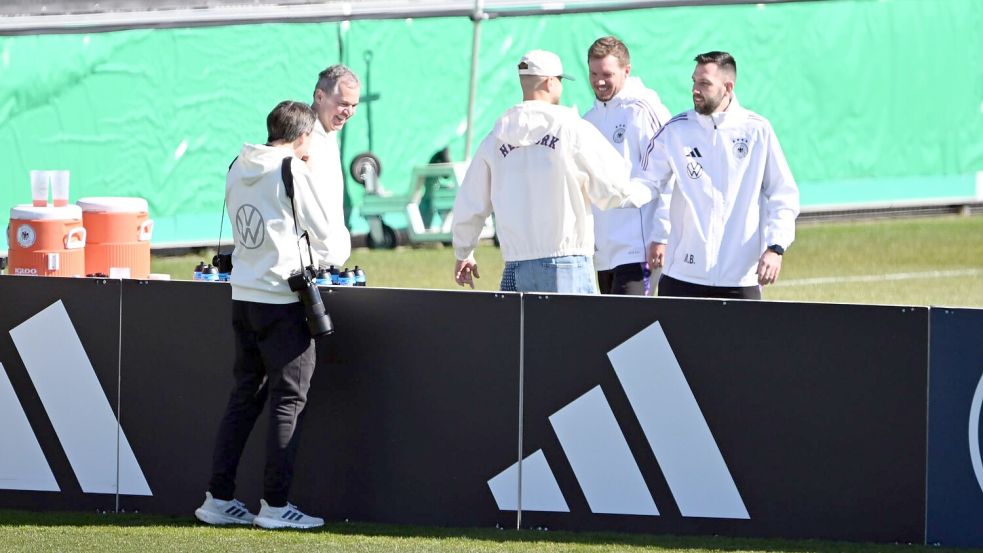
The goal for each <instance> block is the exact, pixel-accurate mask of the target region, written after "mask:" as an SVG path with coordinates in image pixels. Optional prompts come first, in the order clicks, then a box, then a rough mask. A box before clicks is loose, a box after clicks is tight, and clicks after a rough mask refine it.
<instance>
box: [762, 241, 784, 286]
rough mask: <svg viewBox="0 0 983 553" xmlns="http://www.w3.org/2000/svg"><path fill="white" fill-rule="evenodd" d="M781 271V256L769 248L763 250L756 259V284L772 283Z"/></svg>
mask: <svg viewBox="0 0 983 553" xmlns="http://www.w3.org/2000/svg"><path fill="white" fill-rule="evenodd" d="M781 271H782V256H780V255H778V254H777V253H775V252H773V251H771V250H765V253H763V254H761V259H759V260H758V284H761V285H762V286H763V285H765V284H772V283H774V282H775V281H776V280H778V273H780V272H781Z"/></svg>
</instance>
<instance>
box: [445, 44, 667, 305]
mask: <svg viewBox="0 0 983 553" xmlns="http://www.w3.org/2000/svg"><path fill="white" fill-rule="evenodd" d="M518 68H519V81H520V84H521V86H522V98H523V102H522V103H520V104H518V105H516V106H514V107H512V108H510V109H509V110H507V111H506V112H505V113H504V114H503V115H502V117H501V118H499V120H498V121H497V122H496V123H495V127H494V129H493V130H492V132H491V133H489V135H488V136H487V137H486V138H485V139H484V140H483V141H482V142H481V145H480V146H478V150H477V152H476V153H475V157H474V159H473V160H472V161H471V165H470V167H468V171H467V174H466V175H465V177H464V181H463V182H462V183H461V188H460V190H459V191H458V194H457V198H456V200H455V202H454V212H453V217H454V223H453V243H454V253H455V255H456V256H457V262H456V264H455V267H454V278H455V280H456V281H457V283H458V284H459V285H461V286H463V285H465V284H467V285H470V286H471V287H472V288H474V280H473V278H474V277H478V276H479V275H478V264H477V262H476V261H475V259H474V256H473V255H474V249H475V247H476V246H477V244H478V238H479V235H480V233H481V229H482V227H483V226H484V224H485V219H486V218H487V217H488V216H489V215H490V214H491V213H492V212H493V211H494V213H495V228H496V231H497V233H498V238H499V243H500V244H501V250H502V257H504V258H505V271H504V274H503V279H502V286H501V288H502V289H503V290H513V289H514V290H516V291H519V292H564V293H573V294H593V293H597V287H596V285H595V283H594V266H593V263H592V260H591V256H592V255H593V253H594V228H593V227H594V223H593V217H592V216H591V209H590V204H591V203H593V204H594V205H597V206H598V207H600V208H602V209H609V208H613V207H623V206H626V205H632V206H634V207H638V206H640V205H642V204H644V203H645V202H647V201H649V200H650V199H651V198H652V191H651V190H650V189H649V188H648V187H646V186H645V185H644V184H642V183H640V182H634V181H631V180H630V168H629V165H628V163H627V162H626V161H625V160H624V159H623V158H622V157H621V156H619V155H618V153H617V152H616V151H615V150H614V149H613V148H612V147H611V145H610V144H608V143H607V141H606V140H605V139H604V137H603V136H601V135H600V133H598V132H597V130H596V129H595V128H594V127H593V126H591V125H590V123H587V122H586V121H584V120H583V119H581V118H580V117H579V115H578V114H577V113H576V112H575V111H574V110H572V109H570V108H568V107H563V106H560V105H558V104H559V102H560V93H561V92H562V90H563V83H562V80H563V79H569V77H568V76H566V75H564V74H563V65H562V64H561V63H560V58H559V57H557V55H556V54H554V53H552V52H547V51H545V50H533V51H531V52H529V53H527V54H526V55H525V56H524V57H523V58H522V60H521V61H520V62H519V67H518ZM509 275H514V279H515V280H514V286H513V285H512V283H510V282H509V278H508V277H509Z"/></svg>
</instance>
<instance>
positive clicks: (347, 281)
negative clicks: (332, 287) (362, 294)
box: [338, 267, 355, 286]
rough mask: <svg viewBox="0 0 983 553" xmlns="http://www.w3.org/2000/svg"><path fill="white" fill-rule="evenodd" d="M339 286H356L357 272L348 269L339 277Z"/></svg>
mask: <svg viewBox="0 0 983 553" xmlns="http://www.w3.org/2000/svg"><path fill="white" fill-rule="evenodd" d="M338 284H340V285H342V286H355V271H352V270H351V269H349V268H348V267H345V270H344V271H342V272H341V274H340V275H339V276H338Z"/></svg>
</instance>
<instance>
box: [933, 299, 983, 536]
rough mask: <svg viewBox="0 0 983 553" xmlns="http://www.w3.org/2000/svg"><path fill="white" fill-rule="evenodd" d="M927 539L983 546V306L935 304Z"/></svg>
mask: <svg viewBox="0 0 983 553" xmlns="http://www.w3.org/2000/svg"><path fill="white" fill-rule="evenodd" d="M931 331H932V332H931V337H930V341H929V344H930V351H931V357H930V358H929V389H928V391H929V396H928V397H929V403H928V405H929V412H928V512H927V514H926V520H927V523H926V538H925V539H926V541H927V542H928V543H930V544H936V543H938V544H941V545H945V546H962V547H983V451H981V447H980V444H981V443H983V420H981V419H983V416H981V411H983V409H981V407H983V311H980V310H970V309H947V308H937V309H932V316H931Z"/></svg>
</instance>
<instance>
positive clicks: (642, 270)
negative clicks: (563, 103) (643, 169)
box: [584, 36, 670, 296]
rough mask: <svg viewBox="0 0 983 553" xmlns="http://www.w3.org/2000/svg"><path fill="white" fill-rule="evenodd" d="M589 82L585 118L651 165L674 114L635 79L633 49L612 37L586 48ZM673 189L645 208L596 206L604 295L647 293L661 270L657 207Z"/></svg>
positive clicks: (636, 161)
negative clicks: (652, 150) (652, 257)
mask: <svg viewBox="0 0 983 553" xmlns="http://www.w3.org/2000/svg"><path fill="white" fill-rule="evenodd" d="M587 65H588V68H589V70H590V85H591V88H592V89H593V91H594V96H595V97H596V99H595V101H594V106H593V107H592V108H591V109H590V111H588V112H587V113H585V114H584V119H586V120H587V121H589V122H590V123H591V124H592V125H594V126H595V127H597V130H599V131H600V132H601V134H602V135H604V137H605V138H607V139H608V141H609V142H610V143H611V145H612V146H614V148H615V149H616V150H618V152H619V153H620V154H621V155H622V157H624V158H625V160H627V161H628V162H629V163H631V164H632V167H637V166H639V165H641V164H644V163H647V162H648V158H647V157H646V156H645V155H644V154H645V152H646V151H647V149H648V145H649V143H650V142H651V141H652V137H653V136H655V133H657V132H658V131H659V129H661V128H662V125H664V124H665V123H666V121H668V120H669V118H670V114H669V110H668V109H666V106H664V105H662V101H661V100H660V99H659V95H658V94H656V92H655V91H654V90H652V89H650V88H646V87H645V85H644V84H642V81H641V79H639V78H637V77H631V76H630V73H631V56H630V54H629V52H628V47H627V46H625V44H624V43H623V42H621V41H620V40H619V39H617V38H615V37H613V36H606V37H601V38H599V39H597V40H595V41H594V43H593V44H591V46H590V48H589V49H588V50H587ZM668 202H669V193H668V192H665V193H663V194H661V195H660V196H659V197H658V198H657V199H653V200H652V201H651V202H649V203H647V204H645V205H643V206H642V207H640V208H637V209H636V208H624V209H609V210H607V211H602V210H600V209H597V208H596V207H595V208H594V241H595V243H596V250H595V252H594V267H595V268H596V269H597V282H598V286H599V288H600V290H601V293H602V294H622V295H636V296H644V295H648V294H649V293H650V292H651V291H652V290H653V289H654V288H655V282H657V281H658V278H659V269H658V268H652V267H649V266H648V263H647V262H648V251H649V248H650V246H651V244H652V243H653V242H654V240H653V237H654V236H655V235H656V234H658V235H664V234H666V233H665V232H664V231H663V232H656V231H655V230H654V229H653V228H652V225H653V224H655V223H656V222H657V221H658V219H659V218H658V217H657V216H656V213H655V211H656V209H668V208H669V203H668Z"/></svg>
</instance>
